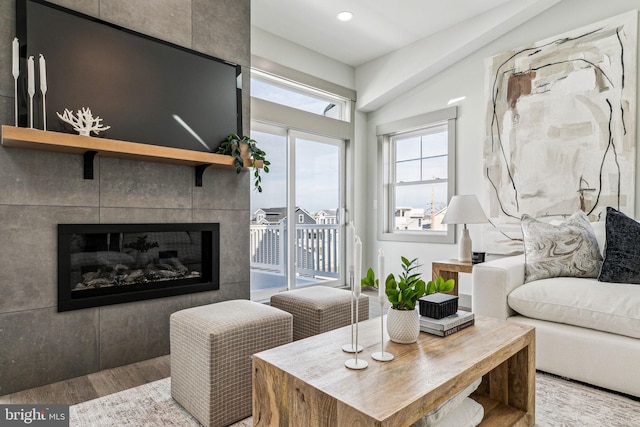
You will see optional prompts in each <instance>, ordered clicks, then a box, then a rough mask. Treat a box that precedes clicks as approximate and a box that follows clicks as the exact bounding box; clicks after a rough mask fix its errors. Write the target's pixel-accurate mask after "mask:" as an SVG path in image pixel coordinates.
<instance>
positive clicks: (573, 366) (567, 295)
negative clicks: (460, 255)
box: [472, 224, 640, 397]
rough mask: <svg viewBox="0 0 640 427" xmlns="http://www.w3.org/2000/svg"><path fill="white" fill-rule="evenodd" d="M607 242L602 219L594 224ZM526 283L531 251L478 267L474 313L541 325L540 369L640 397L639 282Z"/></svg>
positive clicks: (572, 279) (565, 279) (561, 279)
mask: <svg viewBox="0 0 640 427" xmlns="http://www.w3.org/2000/svg"><path fill="white" fill-rule="evenodd" d="M594 229H595V232H596V233H595V234H596V237H597V239H598V242H599V244H600V247H601V248H602V247H603V246H604V225H603V224H602V225H598V226H596V227H594ZM524 281H525V257H524V255H516V256H509V257H504V258H500V259H497V260H492V261H488V262H485V263H482V264H478V265H476V266H474V269H473V274H472V309H473V312H474V313H475V314H478V315H483V316H490V317H494V318H498V319H506V320H507V321H512V322H519V323H524V324H527V325H531V326H534V327H535V328H536V368H537V369H539V370H541V371H545V372H549V373H552V374H556V375H560V376H563V377H568V378H572V379H575V380H578V381H583V382H586V383H589V384H593V385H596V386H599V387H604V388H607V389H610V390H615V391H618V392H621V393H625V394H629V395H633V396H637V397H640V285H637V284H625V283H603V282H599V281H598V280H597V279H586V278H575V277H554V278H547V279H541V280H534V281H531V282H528V283H524Z"/></svg>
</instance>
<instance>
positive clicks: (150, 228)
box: [58, 223, 219, 311]
mask: <svg viewBox="0 0 640 427" xmlns="http://www.w3.org/2000/svg"><path fill="white" fill-rule="evenodd" d="M218 269H219V224H192V223H189V224H59V225H58V311H67V310H74V309H78V308H87V307H95V306H100V305H107V304H116V303H122V302H129V301H139V300H143V299H149V298H158V297H164V296H172V295H181V294H186V293H191V292H202V291H208V290H216V289H218V288H219V280H218V276H219V274H218Z"/></svg>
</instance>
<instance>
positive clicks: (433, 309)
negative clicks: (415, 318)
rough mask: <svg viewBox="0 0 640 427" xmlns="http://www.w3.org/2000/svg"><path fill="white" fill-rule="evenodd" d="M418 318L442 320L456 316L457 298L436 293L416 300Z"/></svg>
mask: <svg viewBox="0 0 640 427" xmlns="http://www.w3.org/2000/svg"><path fill="white" fill-rule="evenodd" d="M418 308H419V311H420V316H425V317H431V318H432V319H442V318H443V317H447V316H451V315H452V314H456V312H457V311H458V297H457V296H456V295H449V294H443V293H440V292H437V293H435V294H431V295H426V296H423V297H422V298H420V299H419V300H418Z"/></svg>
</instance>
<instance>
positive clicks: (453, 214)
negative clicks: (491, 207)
mask: <svg viewBox="0 0 640 427" xmlns="http://www.w3.org/2000/svg"><path fill="white" fill-rule="evenodd" d="M485 222H489V220H488V219H487V216H486V215H485V213H484V211H483V210H482V206H480V202H479V201H478V198H477V197H476V196H475V195H473V194H471V195H466V196H453V197H452V198H451V201H450V202H449V206H447V212H446V213H445V214H444V217H443V218H442V223H443V224H481V223H485Z"/></svg>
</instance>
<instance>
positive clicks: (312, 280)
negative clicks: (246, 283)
mask: <svg viewBox="0 0 640 427" xmlns="http://www.w3.org/2000/svg"><path fill="white" fill-rule="evenodd" d="M339 229H340V225H339V224H296V225H295V233H296V237H295V243H294V247H295V250H296V255H295V264H296V268H295V271H296V286H298V287H299V286H308V285H312V284H318V283H322V282H327V281H333V280H337V279H338V278H339V277H340V275H339V267H340V265H339V256H340V245H341V243H340V234H339ZM287 233H288V228H287V225H286V224H285V223H280V224H274V225H261V224H251V233H250V234H251V241H250V242H251V243H250V245H251V291H252V292H255V291H265V290H269V289H274V290H275V289H280V288H286V287H287V278H286V274H287V268H286V259H287V249H286V248H287V245H286V241H287Z"/></svg>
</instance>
